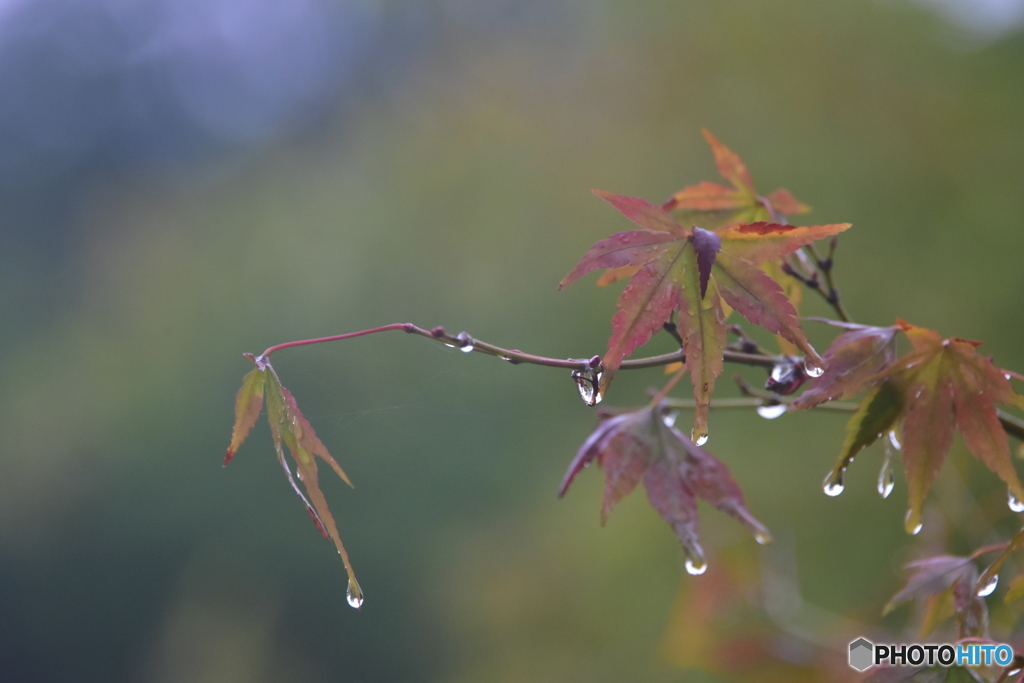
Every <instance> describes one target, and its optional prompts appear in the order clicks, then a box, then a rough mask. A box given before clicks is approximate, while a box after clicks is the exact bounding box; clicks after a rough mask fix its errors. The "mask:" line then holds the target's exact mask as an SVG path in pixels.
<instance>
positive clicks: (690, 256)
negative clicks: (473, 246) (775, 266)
mask: <svg viewBox="0 0 1024 683" xmlns="http://www.w3.org/2000/svg"><path fill="white" fill-rule="evenodd" d="M600 196H601V197H603V198H604V199H606V200H607V201H609V202H610V203H612V204H613V205H614V206H615V207H616V208H618V209H619V210H620V211H622V212H623V214H624V215H626V217H627V218H629V219H630V220H633V221H634V222H636V223H638V224H639V225H641V226H642V227H645V228H648V229H646V230H634V231H629V232H622V233H618V234H616V235H612V236H611V237H609V238H607V239H604V240H601V241H599V242H597V243H596V244H595V245H594V246H593V247H591V248H590V250H589V251H588V252H587V253H586V254H585V255H584V257H583V258H582V259H581V260H580V262H579V263H578V264H577V265H576V267H575V268H574V269H573V270H572V271H571V272H570V273H569V274H568V275H567V276H566V277H565V278H564V279H563V280H562V282H561V284H560V288H561V287H567V286H569V285H571V284H572V283H573V282H575V281H576V280H577V279H579V278H580V277H582V276H583V275H585V274H587V273H589V272H591V271H593V270H597V269H622V268H624V267H633V268H636V269H637V270H636V272H635V273H634V274H633V275H632V277H631V279H630V281H629V284H628V285H627V286H626V288H625V289H624V290H623V292H622V295H621V296H620V297H619V300H618V303H617V309H618V310H617V312H616V314H615V316H614V317H613V318H612V335H611V338H610V339H609V341H608V351H607V352H606V354H605V355H604V358H603V359H602V360H603V363H604V375H603V377H602V387H601V389H602V393H606V391H607V387H608V385H609V383H610V382H611V380H612V378H613V377H614V375H615V372H616V370H617V369H618V367H619V365H620V364H621V363H622V361H623V360H624V359H625V358H626V357H628V356H629V355H630V354H631V353H633V351H634V350H635V349H636V348H637V347H639V346H641V345H643V344H644V343H646V342H647V340H648V339H650V337H651V335H653V334H654V333H655V332H657V331H658V330H660V329H661V328H662V325H663V323H665V322H666V321H667V320H668V319H669V317H670V315H671V314H672V312H673V311H678V312H679V315H678V323H677V324H678V327H679V331H680V334H681V335H682V337H683V340H684V347H685V350H686V365H687V368H688V369H689V371H690V379H691V382H692V383H693V386H694V398H695V402H696V409H695V411H694V432H693V433H694V435H695V438H699V437H700V436H701V435H703V434H704V433H706V424H707V406H708V404H709V402H710V397H711V393H712V391H713V389H714V384H715V380H716V379H717V377H718V376H719V375H720V374H721V372H722V354H723V352H724V349H725V341H726V339H725V337H726V330H725V311H724V308H723V301H724V302H726V303H728V305H729V306H731V307H732V308H735V309H736V310H738V311H739V312H740V313H741V314H742V315H744V316H746V317H747V318H748V319H749V320H751V321H752V322H754V323H756V324H759V325H762V326H763V327H765V328H766V329H768V330H769V331H771V332H773V333H775V334H779V335H781V336H783V337H784V338H786V339H787V340H789V341H790V342H792V343H793V344H794V345H795V346H796V347H797V348H798V349H799V350H800V351H802V352H803V353H804V354H805V355H806V357H807V362H808V363H809V364H814V365H817V366H820V365H821V359H820V358H819V357H818V355H817V353H816V352H815V351H814V349H813V348H812V347H811V345H810V344H809V343H808V341H807V337H806V336H805V334H804V332H803V330H802V328H801V327H800V322H799V319H798V318H797V314H796V310H795V309H794V308H793V305H792V303H791V302H790V301H789V299H788V298H787V297H786V295H785V292H784V291H783V289H782V287H781V286H780V285H779V284H778V283H777V282H775V280H773V279H772V278H771V277H769V276H768V275H766V274H765V273H764V271H762V270H761V268H760V267H759V264H760V263H761V262H762V261H764V260H766V259H767V258H777V257H779V256H781V255H784V254H786V253H789V252H792V251H795V250H796V249H799V248H800V247H801V246H803V245H805V244H809V243H810V242H812V241H814V240H816V239H820V238H821V237H826V236H829V235H834V234H836V233H839V232H842V231H843V230H845V229H847V228H848V227H849V224H836V225H818V226H810V227H800V226H788V225H779V224H772V223H753V224H733V225H728V226H725V227H724V228H720V229H717V230H714V231H710V230H704V229H702V228H693V229H688V228H684V227H683V226H681V225H679V224H678V223H676V222H675V220H674V219H673V218H672V217H671V216H670V215H669V214H668V213H666V212H665V211H663V210H662V209H661V208H659V207H656V206H654V205H652V204H649V203H647V202H644V201H643V200H640V199H635V198H630V197H619V196H617V195H610V194H607V193H601V195H600ZM659 212H660V214H659ZM666 226H670V227H668V229H667V230H666V229H665V228H666ZM737 253H739V254H742V255H743V256H738V255H737ZM619 272H621V271H619Z"/></svg>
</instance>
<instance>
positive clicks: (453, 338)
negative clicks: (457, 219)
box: [259, 323, 784, 370]
mask: <svg viewBox="0 0 1024 683" xmlns="http://www.w3.org/2000/svg"><path fill="white" fill-rule="evenodd" d="M398 330H400V331H403V332H406V333H408V334H417V335H419V336H421V337H425V338H427V339H431V340H433V341H436V342H440V343H442V344H445V345H446V346H452V347H455V348H458V349H461V350H462V351H467V352H469V351H475V352H476V353H483V354H486V355H488V356H495V357H497V358H501V359H502V360H505V361H508V362H509V363H512V364H513V365H517V364H519V363H525V364H528V365H543V366H547V367H554V368H566V369H569V370H588V369H592V368H594V367H596V365H597V364H598V363H600V360H601V359H600V357H599V356H593V357H591V358H566V359H562V358H548V357H546V356H535V355H533V354H530V353H524V352H522V351H519V350H518V349H505V348H502V347H500V346H495V345H494V344H488V343H487V342H484V341H480V340H479V339H474V338H473V337H471V336H469V335H468V334H466V333H465V332H460V333H459V334H457V335H451V334H448V333H447V332H445V331H444V328H441V327H435V328H433V329H431V330H426V329H423V328H422V327H417V326H416V325H413V324H412V323H394V324H392V325H384V326H382V327H374V328H371V329H368V330H360V331H358V332H349V333H347V334H338V335H333V336H330V337H317V338H315V339H301V340H298V341H290V342H285V343H283V344H276V345H274V346H271V347H269V348H268V349H267V350H266V351H264V352H263V353H262V354H260V356H259V358H260V359H263V358H266V357H268V356H269V355H270V354H272V353H274V352H276V351H280V350H282V349H288V348H293V347H296V346H310V345H312V344H324V343H326V342H333V341H341V340H343V339H352V338H354V337H363V336H366V335H369V334H376V333H378V332H390V331H398ZM724 356H725V360H727V361H729V362H731V363H739V364H742V365H756V366H761V367H773V366H774V365H775V364H776V363H779V362H781V361H782V360H784V359H783V358H782V357H781V356H762V355H758V354H750V353H741V352H737V351H726V352H725V354H724ZM685 360H686V355H685V354H684V353H683V352H682V351H675V352H673V353H666V354H662V355H660V356H650V357H648V358H637V359H634V360H627V361H623V363H622V364H621V365H620V366H619V369H621V370H638V369H641V368H653V367H657V366H659V365H668V364H669V363H675V362H679V361H685Z"/></svg>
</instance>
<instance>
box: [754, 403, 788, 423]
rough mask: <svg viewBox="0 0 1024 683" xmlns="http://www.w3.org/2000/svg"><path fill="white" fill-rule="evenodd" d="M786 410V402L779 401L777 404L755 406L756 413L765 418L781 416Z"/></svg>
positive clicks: (772, 418) (771, 418)
mask: <svg viewBox="0 0 1024 683" xmlns="http://www.w3.org/2000/svg"><path fill="white" fill-rule="evenodd" d="M785 412H786V404H785V403H779V404H777V405H765V406H758V407H757V414H758V415H760V416H761V417H763V418H764V419H766V420H774V419H775V418H777V417H781V416H782V414H783V413H785Z"/></svg>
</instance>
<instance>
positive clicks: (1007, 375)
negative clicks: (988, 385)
mask: <svg viewBox="0 0 1024 683" xmlns="http://www.w3.org/2000/svg"><path fill="white" fill-rule="evenodd" d="M1003 377H1005V378H1006V379H1010V378H1011V375H1010V374H1004V375H1003Z"/></svg>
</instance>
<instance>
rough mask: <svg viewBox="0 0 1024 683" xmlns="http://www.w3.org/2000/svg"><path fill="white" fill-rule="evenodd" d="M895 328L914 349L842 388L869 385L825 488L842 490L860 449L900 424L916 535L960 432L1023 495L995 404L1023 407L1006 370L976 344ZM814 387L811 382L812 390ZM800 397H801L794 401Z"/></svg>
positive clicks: (910, 518) (905, 325)
mask: <svg viewBox="0 0 1024 683" xmlns="http://www.w3.org/2000/svg"><path fill="white" fill-rule="evenodd" d="M897 327H898V328H899V330H900V331H901V332H902V333H903V334H904V335H905V336H906V337H907V339H908V340H909V341H910V343H911V346H912V347H913V348H912V350H911V351H910V352H909V353H907V354H906V355H904V356H902V357H901V358H899V359H897V360H896V361H895V362H892V363H890V364H888V365H887V367H885V368H884V369H882V370H881V371H879V372H877V373H875V374H874V375H870V376H866V377H861V378H859V382H858V383H847V384H845V385H844V386H843V392H842V393H853V392H855V391H857V390H859V389H862V388H866V387H871V390H870V391H869V393H868V394H867V395H866V396H865V397H864V399H863V400H862V401H861V403H860V407H859V408H858V410H857V412H856V413H854V415H853V417H852V418H850V421H849V423H848V424H847V426H846V440H845V442H844V443H843V448H842V452H841V454H840V456H839V462H838V463H837V464H836V466H835V468H833V470H832V472H831V474H830V475H829V477H828V478H827V479H826V491H828V490H829V487H831V490H832V491H836V492H838V491H841V490H842V477H843V474H844V473H845V471H846V468H847V467H848V466H849V464H850V463H851V462H852V461H853V459H854V457H855V456H856V455H857V453H859V452H860V451H861V449H863V448H865V447H866V446H869V445H871V444H872V443H874V442H875V441H876V440H877V439H878V438H879V437H880V436H881V435H882V434H884V433H886V432H889V431H890V430H893V429H899V430H900V433H901V434H902V441H903V443H902V452H903V463H904V468H905V471H906V477H907V486H908V488H909V495H908V498H909V510H908V511H907V518H906V528H907V530H908V531H909V532H911V533H916V532H917V531H918V530H919V529H920V527H921V508H922V507H923V505H924V500H925V498H926V496H927V494H928V491H929V489H930V488H931V486H932V483H933V482H934V481H935V477H936V476H937V475H938V472H939V469H940V468H941V466H942V462H943V460H944V459H945V456H946V453H948V452H949V449H950V447H951V446H952V443H953V433H954V431H955V430H956V429H959V430H960V433H961V434H962V435H963V438H964V443H965V444H966V445H967V448H968V449H969V450H970V451H971V453H973V454H974V456H975V457H977V458H978V459H979V460H980V461H981V462H982V463H983V464H984V465H985V466H986V467H988V468H989V469H990V470H992V471H993V472H994V473H995V474H996V475H997V476H998V477H999V478H1000V479H1002V480H1003V481H1004V482H1005V483H1006V486H1007V488H1008V489H1009V493H1010V494H1011V495H1012V496H1013V497H1015V498H1016V499H1017V500H1024V487H1022V486H1021V482H1020V480H1019V479H1018V477H1017V472H1016V470H1015V469H1014V466H1013V463H1012V461H1011V459H1010V446H1009V440H1008V438H1007V435H1006V431H1005V430H1004V429H1003V426H1002V424H1001V423H1000V422H999V416H998V413H997V412H996V406H995V404H996V403H1003V404H1011V405H1016V406H1018V407H1024V397H1021V396H1020V395H1018V394H1017V393H1016V392H1014V390H1013V387H1012V386H1011V385H1010V381H1009V379H1007V376H1006V373H1005V371H1003V370H1001V369H999V368H998V367H996V366H995V365H994V364H993V363H992V361H991V359H989V358H985V357H984V356H981V355H979V354H978V353H977V351H976V349H977V347H978V346H979V345H980V343H979V342H972V341H967V340H964V339H943V338H942V337H941V336H940V335H939V334H938V333H937V332H934V331H932V330H929V329H925V328H922V327H917V326H915V325H911V324H909V323H906V322H903V321H897ZM872 329H876V330H879V329H880V330H884V329H887V328H872ZM863 348H865V349H868V350H870V349H872V348H875V347H872V346H871V345H865V346H864V347H863ZM858 384H859V386H858ZM814 390H815V388H814V387H813V386H812V387H811V389H809V390H808V392H811V391H814ZM825 393H829V394H835V393H837V392H825ZM831 397H832V396H831V395H830V396H828V398H831ZM801 402H804V401H803V397H801V399H800V400H799V401H798V402H797V403H801ZM804 403H806V404H813V403H814V401H806V402H804ZM805 407H806V406H805Z"/></svg>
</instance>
